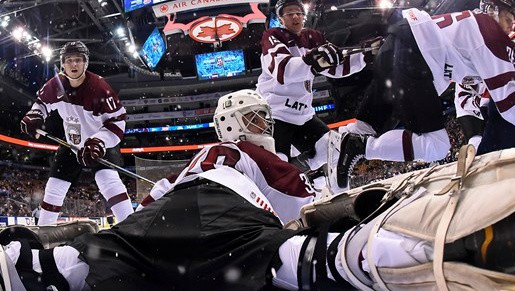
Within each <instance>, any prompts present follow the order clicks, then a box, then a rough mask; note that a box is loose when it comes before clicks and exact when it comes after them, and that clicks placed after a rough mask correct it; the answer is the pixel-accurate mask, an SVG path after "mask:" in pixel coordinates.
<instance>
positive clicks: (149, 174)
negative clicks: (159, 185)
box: [134, 156, 189, 202]
mask: <svg viewBox="0 0 515 291" xmlns="http://www.w3.org/2000/svg"><path fill="white" fill-rule="evenodd" d="M134 158H135V166H136V174H138V175H140V176H143V177H145V178H147V179H149V180H151V181H154V182H157V181H159V180H161V179H163V178H165V177H168V176H170V175H172V174H179V173H180V172H181V171H182V169H183V168H184V166H186V164H187V163H188V161H189V160H150V159H144V158H140V157H137V156H134ZM150 189H152V185H151V184H150V183H148V182H145V181H142V180H139V179H137V180H136V195H137V201H138V202H141V200H142V199H143V198H144V197H145V196H147V195H148V193H150Z"/></svg>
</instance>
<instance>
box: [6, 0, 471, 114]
mask: <svg viewBox="0 0 515 291" xmlns="http://www.w3.org/2000/svg"><path fill="white" fill-rule="evenodd" d="M379 2H380V1H379V0H311V1H309V0H306V1H305V3H306V4H307V5H308V7H309V8H308V16H307V22H306V24H307V26H308V27H314V28H316V29H319V30H321V31H324V32H325V33H326V35H327V37H328V39H329V40H330V41H331V42H333V43H335V44H337V45H340V46H344V45H354V44H356V43H359V41H361V40H363V39H366V38H369V37H373V36H376V35H381V34H384V33H385V28H386V25H387V17H385V15H386V16H387V14H388V9H387V10H386V11H387V12H385V9H380V8H379ZM441 2H443V3H441ZM470 2H475V1H466V0H462V1H441V0H440V1H438V0H413V1H408V0H404V1H396V2H394V7H429V8H430V9H434V8H436V7H437V6H438V5H443V4H446V5H447V6H464V5H466V3H470ZM459 3H461V4H459ZM274 4H275V1H274V0H272V3H260V4H259V5H258V8H259V10H260V11H261V12H262V13H263V14H264V15H265V16H268V15H269V12H270V11H271V10H272V9H270V7H272V8H273V5H274ZM476 6H477V5H476ZM448 8H449V7H448ZM453 8H454V9H458V8H457V7H453ZM449 9H452V8H449ZM248 11H249V4H241V5H231V6H224V7H217V8H212V9H203V10H194V11H187V12H183V13H178V14H177V15H175V20H177V21H179V20H183V21H184V22H185V23H186V22H188V21H192V20H194V19H195V18H201V17H203V16H216V15H219V14H222V13H224V14H231V15H236V16H244V15H246V14H248V13H249V12H248ZM168 21H169V20H168V19H167V17H156V16H155V14H154V12H153V11H152V8H151V7H144V8H140V9H137V10H134V11H131V12H125V11H124V8H123V2H122V1H121V0H90V1H85V0H35V1H26V0H18V1H16V0H3V1H1V0H0V86H2V88H4V90H3V91H2V92H3V95H6V94H7V93H9V94H7V95H9V96H10V95H11V94H10V93H13V94H14V95H16V94H18V95H20V96H23V97H22V98H21V99H20V98H14V97H11V98H14V99H15V100H21V104H23V105H26V104H27V98H29V99H32V100H33V98H34V97H33V96H34V93H35V90H37V88H39V87H40V86H41V85H42V84H43V83H44V81H45V80H47V79H48V78H49V77H51V76H53V75H54V74H55V71H56V70H58V67H59V61H58V50H59V48H60V47H61V46H62V45H63V44H64V43H66V42H68V41H74V40H81V41H83V42H84V43H86V45H87V46H88V47H89V49H90V51H91V55H90V64H89V69H90V70H91V71H93V72H95V73H97V74H100V75H102V76H104V77H106V78H108V79H110V80H111V81H112V82H113V83H115V85H114V86H115V87H118V89H120V88H131V87H132V88H134V87H136V88H141V91H142V92H144V91H145V90H151V88H152V87H163V86H165V87H166V86H169V87H170V88H171V87H177V88H190V89H191V87H192V86H191V85H192V84H197V85H198V83H199V82H198V81H197V80H196V78H195V71H194V70H195V67H194V63H193V55H194V54H198V53H206V52H212V51H215V50H223V49H234V48H240V49H244V50H245V54H246V62H247V69H248V70H249V73H248V74H247V75H248V76H247V78H242V79H241V80H242V81H241V82H252V81H249V80H248V79H249V77H250V78H251V79H252V78H254V79H255V76H256V75H257V74H258V73H259V67H260V63H259V54H260V45H259V40H260V38H261V34H262V32H263V31H264V29H265V28H266V24H265V23H263V22H254V23H252V22H249V23H248V24H247V25H246V27H244V29H243V32H242V33H241V34H240V35H238V37H236V38H234V39H232V40H230V41H227V42H223V43H222V47H216V45H213V44H205V43H200V42H197V41H194V40H193V39H191V37H189V36H188V35H187V34H185V33H175V34H169V35H167V36H166V37H165V38H166V42H167V52H166V54H165V56H164V57H163V59H162V60H161V62H160V63H159V65H158V67H157V69H156V70H155V71H150V70H148V68H147V67H146V66H145V65H144V64H143V63H142V61H141V59H139V58H134V57H133V56H132V54H133V53H132V52H129V51H128V46H127V45H126V44H127V43H132V44H135V45H136V46H141V45H142V44H143V42H144V41H145V39H146V38H147V37H148V35H149V34H150V32H151V31H152V29H154V28H155V27H158V28H159V29H160V30H161V31H162V29H163V28H164V27H165V26H166V25H167V22H168ZM19 27H22V28H23V29H24V30H25V34H23V35H22V36H21V39H16V38H15V37H14V35H13V31H14V30H15V29H16V28H19ZM119 31H120V32H123V34H119V33H118V32H119ZM37 43H39V44H40V45H43V46H48V47H49V48H50V49H51V51H52V52H53V57H51V58H49V59H47V60H45V59H44V57H43V56H42V55H40V53H41V51H38V49H39V50H41V46H39V45H38V46H39V47H36V44H37ZM241 82H240V83H241ZM238 83H239V82H238V80H237V79H235V80H231V81H230V82H225V83H224V82H214V83H211V84H207V85H204V86H202V85H198V87H199V88H201V87H202V88H205V90H213V88H212V87H217V86H216V85H217V84H218V85H219V86H221V87H224V88H227V85H228V84H231V85H233V86H238ZM240 85H241V84H240ZM181 86H182V87H181ZM214 90H216V88H214ZM172 91H173V90H172ZM184 91H187V90H186V89H184ZM0 93H1V92H0ZM184 93H187V92H184ZM128 98H130V97H128Z"/></svg>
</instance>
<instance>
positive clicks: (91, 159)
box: [77, 137, 106, 167]
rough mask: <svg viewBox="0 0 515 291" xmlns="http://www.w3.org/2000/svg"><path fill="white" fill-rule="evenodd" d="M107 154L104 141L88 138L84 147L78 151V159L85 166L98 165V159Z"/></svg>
mask: <svg viewBox="0 0 515 291" xmlns="http://www.w3.org/2000/svg"><path fill="white" fill-rule="evenodd" d="M105 154H106V146H105V144H104V142H103V141H102V140H100V139H98V138H96V137H95V138H88V139H87V140H86V141H85V142H84V147H83V148H81V149H80V150H79V151H78V152H77V161H78V162H79V164H81V165H83V166H85V167H93V166H96V165H97V161H96V160H97V159H98V158H102V157H104V155H105Z"/></svg>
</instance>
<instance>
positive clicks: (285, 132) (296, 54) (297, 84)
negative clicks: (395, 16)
mask: <svg viewBox="0 0 515 291" xmlns="http://www.w3.org/2000/svg"><path fill="white" fill-rule="evenodd" d="M275 10H276V14H277V16H278V18H279V21H280V22H281V24H282V25H283V26H284V28H282V27H281V28H279V27H276V28H270V29H268V30H266V31H265V32H264V33H263V36H262V38H261V49H262V51H261V67H262V73H261V75H260V76H259V79H258V83H257V92H258V93H259V94H261V95H262V96H263V97H264V98H265V99H266V100H267V101H268V103H269V104H270V107H271V108H272V116H273V118H274V120H275V130H274V139H275V148H276V151H277V153H278V154H279V155H280V157H281V158H282V159H283V160H285V161H292V162H294V163H296V164H297V165H300V167H301V168H302V170H304V171H306V170H309V169H311V170H317V169H318V168H320V167H321V166H322V165H324V164H325V163H326V162H327V141H328V133H329V128H328V127H327V125H326V124H325V123H324V122H322V121H321V120H320V118H318V117H317V116H316V115H315V110H314V108H313V106H312V102H313V91H312V87H313V80H314V78H315V76H316V75H318V74H322V75H325V76H328V77H331V78H342V77H345V76H349V75H351V74H354V73H356V72H359V71H361V70H362V69H363V68H364V67H365V65H366V62H365V60H364V54H362V53H359V54H354V55H350V56H347V55H345V51H343V52H342V50H341V49H338V48H337V47H336V46H335V45H333V44H332V43H329V42H328V41H327V40H326V39H325V37H324V35H323V34H322V33H321V32H319V31H316V30H313V29H308V28H304V21H305V17H306V13H305V10H304V6H303V3H302V1H300V0H279V1H277V3H276V5H275ZM292 145H293V146H295V148H296V149H297V150H298V151H299V152H300V153H301V155H299V157H300V159H299V158H296V159H292V158H291V156H290V151H291V146H292ZM306 164H307V165H308V166H309V169H308V168H307V165H306Z"/></svg>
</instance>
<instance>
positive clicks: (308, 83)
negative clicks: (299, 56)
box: [304, 80, 312, 93]
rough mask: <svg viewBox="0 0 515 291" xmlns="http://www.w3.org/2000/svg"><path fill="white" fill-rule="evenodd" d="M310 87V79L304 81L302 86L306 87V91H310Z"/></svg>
mask: <svg viewBox="0 0 515 291" xmlns="http://www.w3.org/2000/svg"><path fill="white" fill-rule="evenodd" d="M311 87H312V86H311V80H306V81H304V88H306V91H308V92H309V93H311V90H312V89H311Z"/></svg>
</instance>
